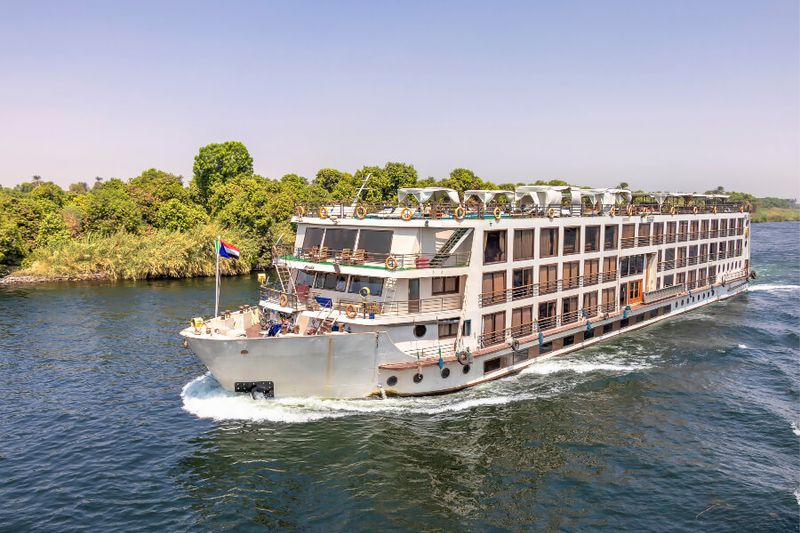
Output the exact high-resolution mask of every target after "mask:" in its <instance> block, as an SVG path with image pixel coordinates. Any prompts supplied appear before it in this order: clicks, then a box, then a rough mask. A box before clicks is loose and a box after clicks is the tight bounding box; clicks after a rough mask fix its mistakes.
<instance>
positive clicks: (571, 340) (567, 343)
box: [564, 335, 575, 346]
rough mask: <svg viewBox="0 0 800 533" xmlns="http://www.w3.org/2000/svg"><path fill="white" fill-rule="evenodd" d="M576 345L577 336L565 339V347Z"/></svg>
mask: <svg viewBox="0 0 800 533" xmlns="http://www.w3.org/2000/svg"><path fill="white" fill-rule="evenodd" d="M573 344H575V335H569V336H567V337H564V346H572V345H573Z"/></svg>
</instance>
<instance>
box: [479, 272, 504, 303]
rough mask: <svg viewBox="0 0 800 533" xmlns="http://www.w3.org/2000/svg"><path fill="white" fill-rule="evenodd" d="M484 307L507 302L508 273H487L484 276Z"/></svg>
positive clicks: (482, 296)
mask: <svg viewBox="0 0 800 533" xmlns="http://www.w3.org/2000/svg"><path fill="white" fill-rule="evenodd" d="M481 300H482V305H492V304H496V303H502V302H505V301H506V271H505V270H499V271H497V272H487V273H485V274H484V275H483V291H482V293H481Z"/></svg>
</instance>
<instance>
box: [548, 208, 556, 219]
mask: <svg viewBox="0 0 800 533" xmlns="http://www.w3.org/2000/svg"><path fill="white" fill-rule="evenodd" d="M554 216H556V210H555V209H553V208H552V207H551V208H550V209H548V210H547V217H548V218H553V217H554Z"/></svg>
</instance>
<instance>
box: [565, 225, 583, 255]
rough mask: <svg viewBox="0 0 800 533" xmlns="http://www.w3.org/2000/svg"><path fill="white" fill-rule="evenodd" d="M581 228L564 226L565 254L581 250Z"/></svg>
mask: <svg viewBox="0 0 800 533" xmlns="http://www.w3.org/2000/svg"><path fill="white" fill-rule="evenodd" d="M580 231H581V228H564V254H565V255H566V254H576V253H578V252H580V245H581V233H580Z"/></svg>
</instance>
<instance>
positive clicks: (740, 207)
mask: <svg viewBox="0 0 800 533" xmlns="http://www.w3.org/2000/svg"><path fill="white" fill-rule="evenodd" d="M739 212H740V213H744V206H743V205H740V206H739Z"/></svg>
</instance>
